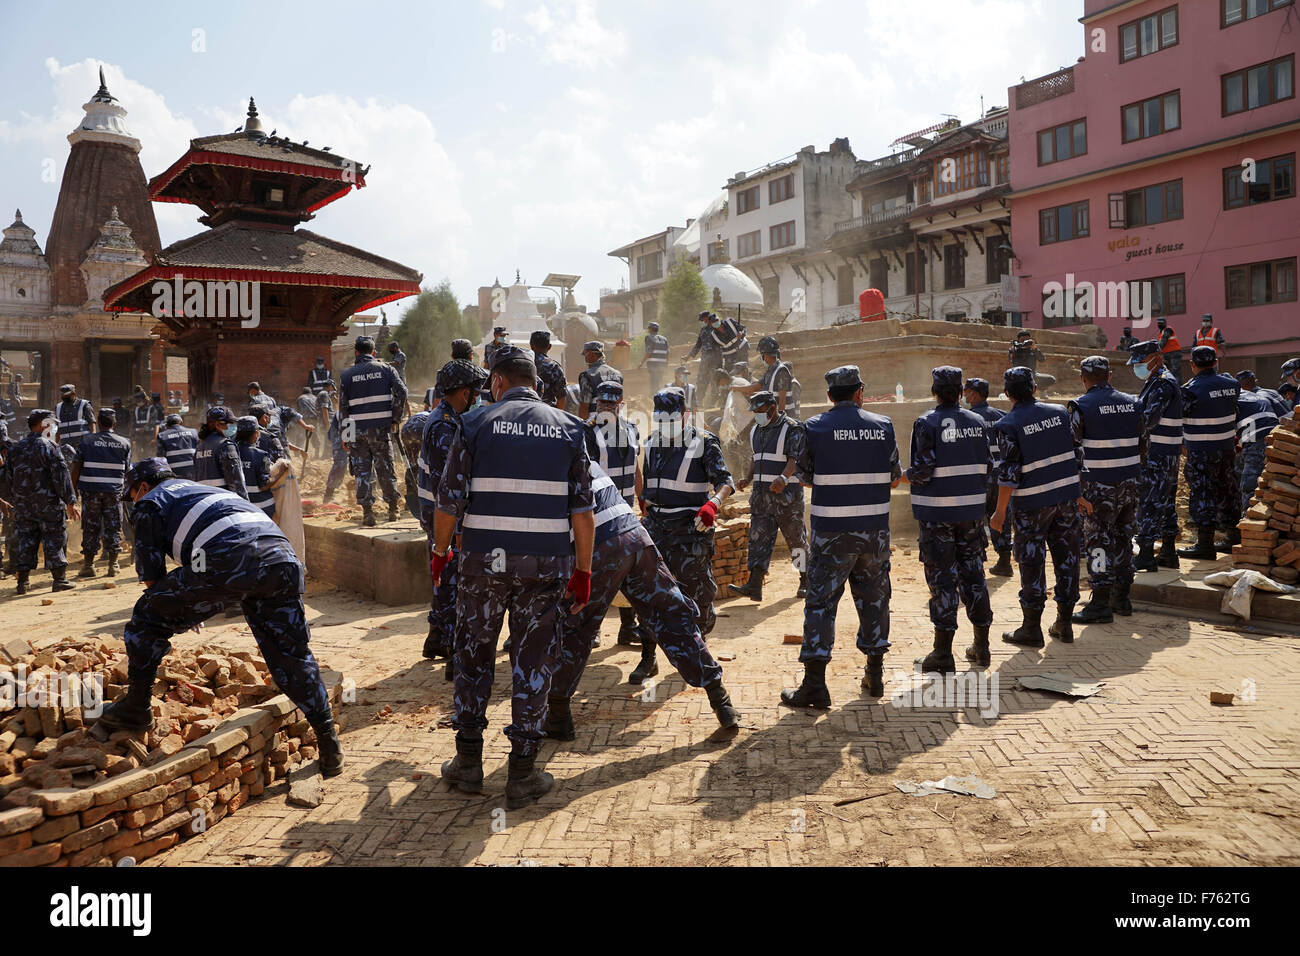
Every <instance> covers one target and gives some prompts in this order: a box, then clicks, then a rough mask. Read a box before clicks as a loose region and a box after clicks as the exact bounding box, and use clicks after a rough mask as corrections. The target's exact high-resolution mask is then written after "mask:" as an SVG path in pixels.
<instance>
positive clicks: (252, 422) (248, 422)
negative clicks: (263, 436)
mask: <svg viewBox="0 0 1300 956" xmlns="http://www.w3.org/2000/svg"><path fill="white" fill-rule="evenodd" d="M256 432H257V419H256V418H254V417H253V416H252V415H245V416H244V417H243V418H239V419H236V420H235V434H236V435H253V434H256Z"/></svg>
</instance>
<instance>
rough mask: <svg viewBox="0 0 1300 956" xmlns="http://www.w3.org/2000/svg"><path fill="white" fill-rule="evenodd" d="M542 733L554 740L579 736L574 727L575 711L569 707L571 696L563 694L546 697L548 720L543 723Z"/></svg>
mask: <svg viewBox="0 0 1300 956" xmlns="http://www.w3.org/2000/svg"><path fill="white" fill-rule="evenodd" d="M542 733H544V734H546V736H548V737H550V738H551V739H552V740H573V739H574V738H575V737H576V736H577V733H576V732H575V730H574V728H573V711H572V710H571V709H570V707H569V698H567V697H565V696H563V695H560V696H555V695H552V696H550V697H547V698H546V720H545V721H543V723H542Z"/></svg>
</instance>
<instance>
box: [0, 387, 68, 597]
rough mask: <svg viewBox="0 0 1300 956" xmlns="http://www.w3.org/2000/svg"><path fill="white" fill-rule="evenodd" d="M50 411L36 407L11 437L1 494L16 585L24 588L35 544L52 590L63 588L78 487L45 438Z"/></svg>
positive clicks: (51, 424) (33, 563) (32, 564)
mask: <svg viewBox="0 0 1300 956" xmlns="http://www.w3.org/2000/svg"><path fill="white" fill-rule="evenodd" d="M54 427H55V422H54V413H53V412H52V411H50V410H49V409H47V408H38V409H36V410H35V411H33V412H31V413H29V414H28V416H27V430H28V431H27V435H25V436H24V437H23V438H22V439H21V440H20V441H18V442H15V443H14V444H13V446H11V447H10V448H9V450H8V452H7V454H6V455H5V469H4V471H5V475H4V479H5V480H4V484H3V486H2V487H0V498H3V499H5V500H6V501H8V502H9V503H10V504H11V505H13V509H14V570H15V572H17V577H18V582H17V583H18V587H17V591H16V592H15V593H17V594H26V593H27V586H28V582H29V579H30V576H31V573H32V570H33V569H34V568H35V567H36V549H37V548H38V547H44V548H45V564H46V566H47V567H48V568H49V569H50V573H51V575H53V577H54V585H53V590H55V591H67V590H69V589H70V588H72V587H75V585H74V584H73V583H72V582H71V581H69V580H68V556H67V546H68V526H67V519H68V518H71V519H72V520H73V521H76V520H77V518H78V517H79V516H80V513H79V512H78V511H77V493H76V491H75V490H74V488H73V486H72V477H71V476H70V475H69V473H68V462H67V459H65V458H64V456H63V453H62V452H60V451H59V449H58V448H57V447H56V446H55V445H54V443H53V442H51V441H50V439H49V437H48V436H49V434H50V432H51V431H52V430H53V429H54Z"/></svg>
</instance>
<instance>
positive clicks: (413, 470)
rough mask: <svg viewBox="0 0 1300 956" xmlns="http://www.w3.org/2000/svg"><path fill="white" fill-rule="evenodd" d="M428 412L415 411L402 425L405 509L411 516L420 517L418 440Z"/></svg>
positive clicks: (422, 432) (422, 434)
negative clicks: (404, 455)
mask: <svg viewBox="0 0 1300 956" xmlns="http://www.w3.org/2000/svg"><path fill="white" fill-rule="evenodd" d="M430 414H431V413H430V412H416V413H415V414H414V415H412V416H411V417H410V418H408V419H407V420H406V421H405V423H403V425H402V431H401V436H400V440H401V442H402V450H403V451H404V452H406V474H405V475H404V476H403V478H404V480H405V482H406V510H407V511H409V512H410V513H411V517H413V518H419V517H420V483H419V478H418V476H419V474H420V469H419V461H420V440H421V438H422V437H423V436H424V426H425V425H427V424H428V423H429V415H430Z"/></svg>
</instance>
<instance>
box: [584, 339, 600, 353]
mask: <svg viewBox="0 0 1300 956" xmlns="http://www.w3.org/2000/svg"><path fill="white" fill-rule="evenodd" d="M582 350H583V351H584V352H599V353H600V354H601V355H604V354H605V343H603V342H597V341H595V340H594V339H593V340H592V341H590V342H584V343H583V346H582Z"/></svg>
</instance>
